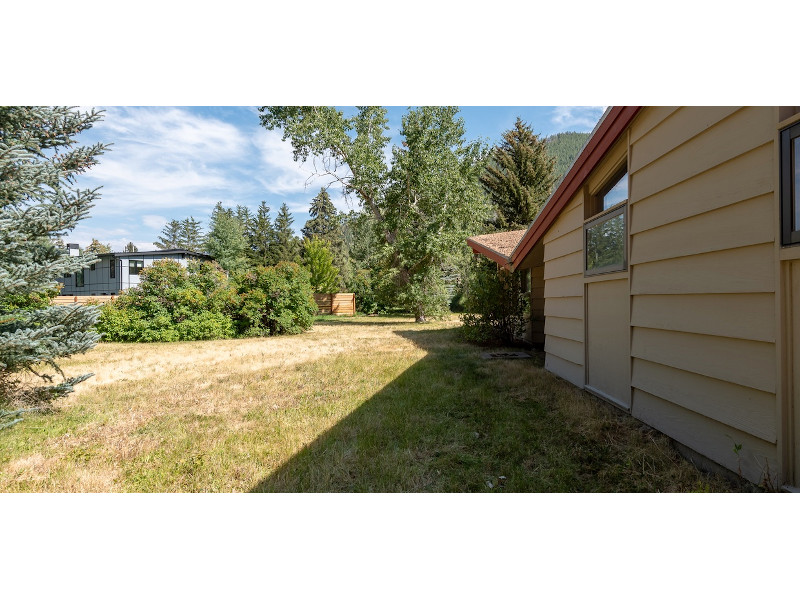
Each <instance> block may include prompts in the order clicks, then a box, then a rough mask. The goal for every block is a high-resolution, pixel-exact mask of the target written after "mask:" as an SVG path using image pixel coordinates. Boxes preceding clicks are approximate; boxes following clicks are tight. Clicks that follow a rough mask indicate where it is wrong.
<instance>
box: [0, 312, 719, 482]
mask: <svg viewBox="0 0 800 600" xmlns="http://www.w3.org/2000/svg"><path fill="white" fill-rule="evenodd" d="M457 327H458V322H457V321H443V322H437V323H432V324H425V325H417V324H415V323H413V320H412V319H410V318H398V317H391V318H374V317H342V318H336V317H326V318H324V319H320V320H318V321H317V322H316V324H315V326H314V328H313V329H312V330H311V331H310V332H307V333H304V334H301V335H298V336H291V337H280V338H272V339H269V338H268V339H245V340H216V341H209V342H187V343H172V344H102V345H100V346H99V347H98V348H97V349H95V350H93V351H92V352H90V353H88V354H87V355H85V356H81V357H76V358H75V359H73V360H72V362H71V364H70V365H69V368H68V371H69V372H85V371H86V370H91V371H94V372H95V373H97V376H96V377H95V378H93V380H90V382H91V383H89V382H87V383H86V384H83V385H82V387H81V389H80V391H79V393H77V394H74V395H73V396H71V397H70V398H68V399H67V400H65V401H64V402H63V403H62V404H61V405H59V406H58V407H57V410H56V412H55V413H51V414H47V415H33V416H29V417H27V418H26V419H25V421H23V422H22V423H20V424H19V425H17V426H16V427H14V428H12V429H11V430H8V431H6V432H4V433H3V434H0V490H1V491H137V492H138V491H154V492H155V491H158V492H174V491H248V490H254V491H278V492H287V491H302V492H310V491H319V492H339V491H372V492H393V491H397V492H412V491H421V492H471V491H491V492H498V491H505V492H545V491H547V492H568V491H581V492H595V491H596V492H601V491H626V492H627V491H728V490H731V489H732V488H731V486H730V485H729V484H728V483H727V482H725V481H724V480H722V479H721V478H719V477H712V476H709V475H706V474H703V473H700V472H699V471H697V470H696V469H695V468H694V467H692V465H690V464H689V463H688V462H686V461H685V460H683V459H682V458H681V457H679V456H678V455H677V453H676V452H675V451H674V450H673V449H672V447H671V446H670V444H669V442H668V440H667V439H666V438H665V437H664V436H662V435H660V434H658V433H657V432H655V431H653V430H651V429H649V428H647V427H644V426H642V424H641V423H639V422H637V421H635V420H634V419H632V418H630V417H628V416H627V415H624V414H622V413H621V412H619V411H617V410H616V409H614V408H613V407H611V406H609V405H607V404H605V403H603V402H601V401H599V400H597V399H596V398H594V397H592V396H590V395H588V394H585V393H583V392H581V391H579V390H577V389H575V388H574V387H573V386H571V385H569V384H568V383H566V382H563V381H561V380H559V379H558V378H556V377H554V376H553V375H551V374H550V373H547V372H546V371H544V370H543V369H542V365H541V356H537V357H536V358H535V359H534V360H533V361H531V360H482V359H481V358H480V354H481V352H482V351H484V349H481V348H477V347H475V346H471V345H467V344H465V343H462V342H461V341H460V340H459V338H458V335H457Z"/></svg>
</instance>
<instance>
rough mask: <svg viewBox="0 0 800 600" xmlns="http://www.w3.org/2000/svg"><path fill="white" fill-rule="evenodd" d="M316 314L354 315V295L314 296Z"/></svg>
mask: <svg viewBox="0 0 800 600" xmlns="http://www.w3.org/2000/svg"><path fill="white" fill-rule="evenodd" d="M314 302H316V303H317V309H318V310H317V312H318V313H319V314H321V315H354V314H356V295H355V294H352V293H349V294H314Z"/></svg>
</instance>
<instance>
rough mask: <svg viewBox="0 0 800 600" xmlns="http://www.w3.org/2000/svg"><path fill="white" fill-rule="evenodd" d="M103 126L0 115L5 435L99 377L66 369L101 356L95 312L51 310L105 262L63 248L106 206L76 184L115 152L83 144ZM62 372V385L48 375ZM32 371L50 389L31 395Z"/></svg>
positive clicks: (36, 114) (28, 110) (75, 114)
mask: <svg viewBox="0 0 800 600" xmlns="http://www.w3.org/2000/svg"><path fill="white" fill-rule="evenodd" d="M100 118H101V115H100V113H98V112H96V111H94V110H93V111H91V112H80V111H78V110H75V109H72V108H66V107H55V108H49V107H18V106H4V107H0V428H4V427H8V426H10V425H12V424H13V423H15V422H16V421H17V420H19V413H20V411H24V410H28V409H29V408H30V407H27V408H15V409H13V410H7V409H8V407H9V405H10V404H12V403H15V402H27V403H48V402H51V401H52V400H54V399H56V398H58V397H60V396H64V395H66V394H68V393H69V392H71V391H73V386H75V385H76V384H77V383H79V382H81V381H84V380H85V379H87V378H88V377H91V373H89V374H86V375H79V376H75V377H66V376H65V375H64V373H63V372H62V371H61V369H60V368H59V366H58V364H57V363H56V360H57V359H59V358H62V357H68V356H71V355H72V354H76V353H81V352H85V351H87V350H89V349H91V348H92V347H93V346H94V345H95V344H96V343H97V341H98V339H99V335H98V334H97V333H96V332H95V331H94V329H93V326H94V324H95V322H96V321H97V318H98V314H99V313H98V310H97V308H96V307H94V306H82V305H70V306H50V305H49V298H48V297H49V296H52V295H54V294H55V293H56V290H57V289H58V284H57V282H56V278H57V277H60V276H61V275H62V274H63V273H74V272H77V271H79V270H80V269H84V268H87V267H88V266H89V265H90V264H91V263H93V262H94V261H95V259H96V257H95V256H94V255H93V254H91V253H84V254H83V255H81V256H69V254H67V253H64V252H62V251H60V250H59V249H58V248H56V246H55V244H54V240H56V239H57V238H60V237H62V236H63V235H65V234H66V233H67V232H69V231H72V230H74V228H75V226H76V224H77V223H78V222H79V221H80V220H82V219H84V218H86V217H87V216H88V213H89V209H90V208H91V207H92V205H93V203H94V202H95V201H96V200H97V199H98V198H99V193H98V190H97V189H95V190H87V189H78V188H76V187H75V180H76V176H77V175H78V174H80V173H82V172H84V171H85V170H86V169H88V168H89V167H91V166H92V165H95V164H97V158H98V156H99V155H101V154H102V153H103V151H104V150H105V148H106V147H105V146H104V145H102V144H95V145H93V146H76V136H77V134H79V133H80V132H82V131H85V130H87V129H89V128H90V127H91V126H92V125H93V124H94V123H95V122H96V121H98V120H99V119H100ZM40 365H42V366H48V367H50V368H52V369H53V370H54V371H55V372H56V373H57V374H58V375H59V376H60V381H59V382H57V383H56V382H55V376H54V375H49V374H44V373H40V372H39V366H40ZM22 371H26V372H28V373H33V374H36V375H38V376H39V377H40V378H42V379H43V380H44V383H45V384H44V385H35V384H31V385H23V384H22V383H21V382H20V380H19V379H16V378H15V375H16V374H17V373H20V372H22Z"/></svg>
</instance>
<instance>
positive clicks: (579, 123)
mask: <svg viewBox="0 0 800 600" xmlns="http://www.w3.org/2000/svg"><path fill="white" fill-rule="evenodd" d="M604 111H605V107H604V106H559V107H556V109H555V110H554V111H553V116H552V118H551V121H552V122H553V124H554V125H555V126H556V127H558V128H559V129H561V130H562V131H571V130H576V131H591V130H592V129H594V126H595V125H597V122H598V121H599V120H600V117H601V116H603V112H604Z"/></svg>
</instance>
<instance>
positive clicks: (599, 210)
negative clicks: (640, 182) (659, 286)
mask: <svg viewBox="0 0 800 600" xmlns="http://www.w3.org/2000/svg"><path fill="white" fill-rule="evenodd" d="M627 201H628V171H627V169H622V170H621V171H618V172H617V174H616V175H615V176H614V177H613V178H612V179H611V181H610V182H609V183H608V185H606V186H605V187H604V188H603V189H602V190H601V192H600V194H598V195H597V196H596V197H595V198H594V199H593V202H592V205H593V207H594V209H595V212H596V214H595V215H593V216H591V217H590V218H589V219H587V221H586V222H585V223H584V224H583V244H584V246H583V247H584V257H585V259H584V260H585V262H584V273H585V274H586V275H599V274H601V273H612V272H614V271H624V270H625V269H627V268H628V261H627V246H626V240H627V235H626V231H625V220H626V215H627V209H628V206H627Z"/></svg>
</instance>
